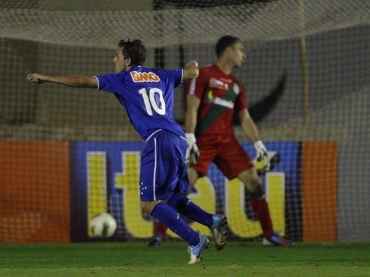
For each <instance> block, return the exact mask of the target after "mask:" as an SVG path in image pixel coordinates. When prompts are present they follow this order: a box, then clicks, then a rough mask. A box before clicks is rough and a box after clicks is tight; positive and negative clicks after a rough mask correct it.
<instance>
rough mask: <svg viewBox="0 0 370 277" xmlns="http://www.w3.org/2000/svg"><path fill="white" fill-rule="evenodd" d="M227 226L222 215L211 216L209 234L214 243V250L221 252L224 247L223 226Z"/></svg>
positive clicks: (224, 232)
mask: <svg viewBox="0 0 370 277" xmlns="http://www.w3.org/2000/svg"><path fill="white" fill-rule="evenodd" d="M226 224H227V218H226V217H225V216H222V215H213V223H212V226H211V233H212V235H213V239H214V240H215V242H216V249H217V250H218V251H220V250H222V249H223V248H224V247H225V245H226V231H225V226H226Z"/></svg>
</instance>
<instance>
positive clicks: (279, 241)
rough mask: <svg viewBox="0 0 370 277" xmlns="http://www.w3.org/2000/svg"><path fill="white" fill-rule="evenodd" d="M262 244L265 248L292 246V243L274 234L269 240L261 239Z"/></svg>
mask: <svg viewBox="0 0 370 277" xmlns="http://www.w3.org/2000/svg"><path fill="white" fill-rule="evenodd" d="M262 244H263V245H267V246H271V245H272V246H293V245H294V241H292V240H288V239H285V238H283V237H280V236H279V234H278V233H276V232H275V233H274V234H273V235H272V236H271V237H270V238H268V239H267V238H263V239H262Z"/></svg>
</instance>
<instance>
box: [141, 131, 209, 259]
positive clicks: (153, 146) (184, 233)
mask: <svg viewBox="0 0 370 277" xmlns="http://www.w3.org/2000/svg"><path fill="white" fill-rule="evenodd" d="M185 151H186V140H185V139H182V138H180V137H179V136H177V135H174V134H173V133H170V132H166V131H160V132H158V133H156V134H155V135H153V136H152V137H151V138H150V140H148V141H147V143H146V147H145V149H144V151H143V153H142V160H141V169H140V200H141V202H140V203H141V208H142V210H143V211H144V212H146V213H148V214H150V215H152V216H153V217H154V218H155V219H157V220H159V221H160V222H163V223H164V224H165V225H166V226H168V227H169V228H170V229H171V230H172V231H173V232H174V233H176V234H177V235H178V236H179V237H181V238H182V239H183V240H185V241H187V242H188V243H189V247H190V257H191V259H190V263H195V262H199V261H200V259H201V257H202V253H203V251H204V249H206V248H207V247H208V244H209V241H208V239H207V238H206V237H204V236H201V235H199V234H198V233H197V232H195V231H194V230H193V229H192V228H191V227H190V226H189V225H188V224H187V223H186V222H185V221H184V220H183V219H182V218H181V217H179V215H178V213H177V212H176V211H175V209H173V207H171V206H170V205H168V204H166V203H167V200H168V199H170V198H171V197H172V196H173V195H174V194H176V193H183V192H186V191H188V190H189V183H188V181H187V172H186V166H185ZM183 176H186V182H179V181H178V180H179V179H182V178H183Z"/></svg>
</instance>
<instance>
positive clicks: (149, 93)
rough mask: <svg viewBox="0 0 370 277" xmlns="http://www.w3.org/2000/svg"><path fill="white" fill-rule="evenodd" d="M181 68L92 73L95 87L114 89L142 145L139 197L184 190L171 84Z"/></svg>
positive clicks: (163, 196)
mask: <svg viewBox="0 0 370 277" xmlns="http://www.w3.org/2000/svg"><path fill="white" fill-rule="evenodd" d="M182 77H183V70H182V69H176V70H164V69H151V68H146V67H142V66H135V67H132V68H131V69H130V70H129V71H122V72H120V73H118V74H105V75H100V76H96V78H97V80H98V89H99V90H104V91H107V92H111V93H114V95H115V96H116V97H117V99H118V101H119V102H120V103H121V104H122V105H123V106H124V107H125V109H126V111H127V114H128V116H129V118H130V121H131V123H132V125H133V126H134V128H135V129H136V131H137V132H138V133H139V135H140V137H141V138H142V139H143V140H146V146H145V148H144V150H143V152H142V157H141V169H140V199H141V201H154V200H166V199H169V198H170V197H171V196H172V195H173V194H174V193H182V192H187V191H188V190H189V181H188V175H187V169H186V165H185V153H186V147H187V142H186V138H185V134H184V132H183V130H182V129H181V127H180V126H179V124H178V123H177V122H176V121H175V119H174V118H173V109H174V88H175V87H177V86H178V85H180V84H181V82H182Z"/></svg>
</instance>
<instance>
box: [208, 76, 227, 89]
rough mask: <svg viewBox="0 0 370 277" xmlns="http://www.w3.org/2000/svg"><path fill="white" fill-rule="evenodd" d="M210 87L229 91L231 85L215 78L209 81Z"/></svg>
mask: <svg viewBox="0 0 370 277" xmlns="http://www.w3.org/2000/svg"><path fill="white" fill-rule="evenodd" d="M209 87H210V88H218V89H225V90H229V84H227V83H225V82H223V81H221V80H218V79H215V78H211V79H210V80H209Z"/></svg>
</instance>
